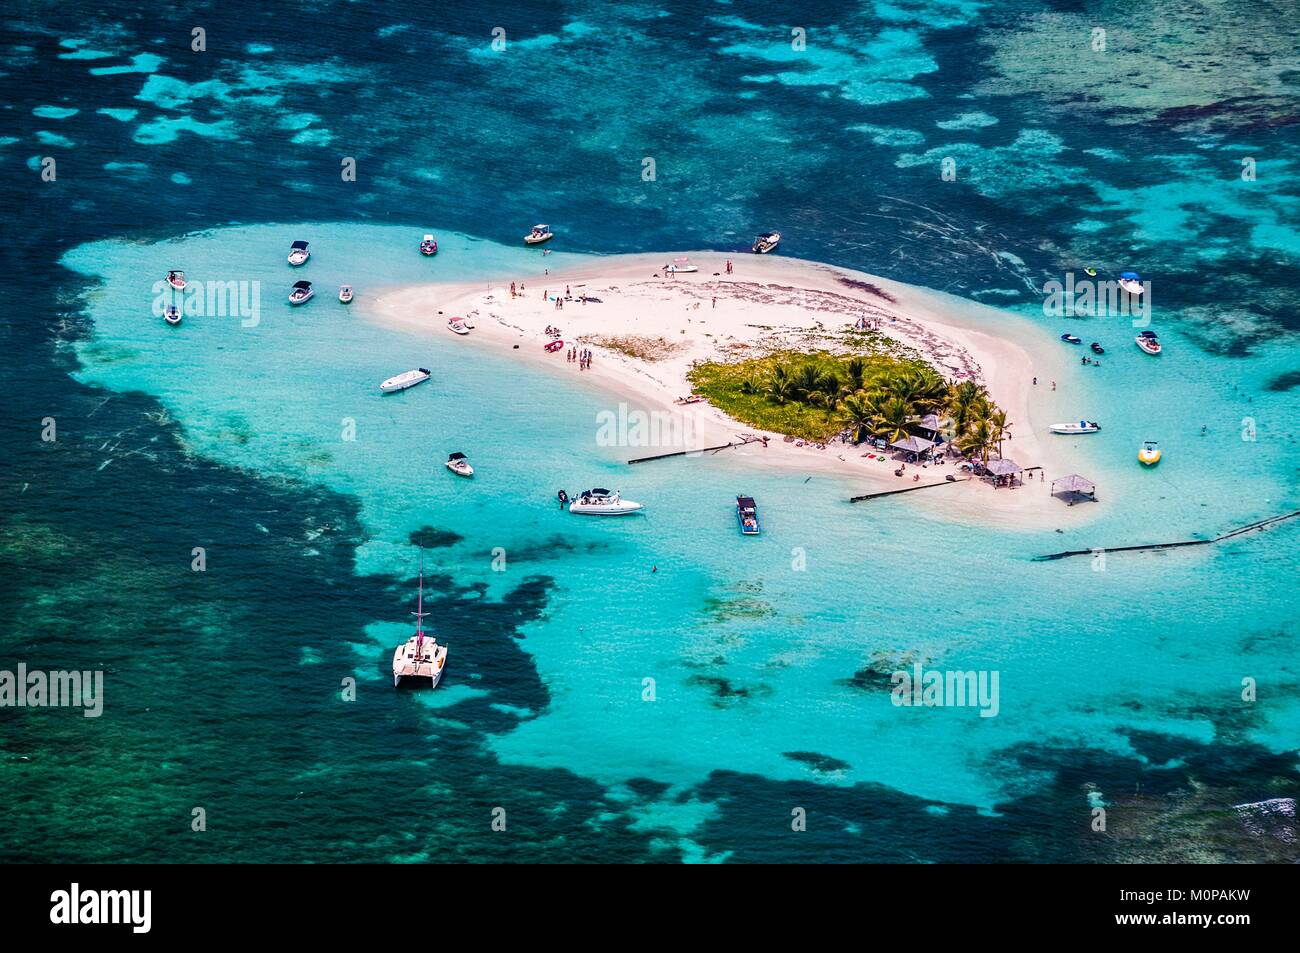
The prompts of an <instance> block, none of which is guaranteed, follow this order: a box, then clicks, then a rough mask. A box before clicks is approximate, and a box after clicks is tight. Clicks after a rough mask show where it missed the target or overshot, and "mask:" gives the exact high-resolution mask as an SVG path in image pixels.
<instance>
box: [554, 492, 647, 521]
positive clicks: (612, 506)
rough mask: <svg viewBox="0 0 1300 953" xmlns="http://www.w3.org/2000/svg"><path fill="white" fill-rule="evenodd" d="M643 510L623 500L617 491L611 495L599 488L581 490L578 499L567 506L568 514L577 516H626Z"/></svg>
mask: <svg viewBox="0 0 1300 953" xmlns="http://www.w3.org/2000/svg"><path fill="white" fill-rule="evenodd" d="M643 509H645V507H644V506H642V505H641V504H640V503H634V502H633V501H632V500H625V499H623V497H621V496H620V495H619V493H618V491H617V490H615V491H613V492H612V493H611V492H610V491H609V490H606V489H602V488H601V487H596V488H595V489H594V490H583V491H582V492H581V493H579V494H578V498H577V499H576V500H574V501H573V502H572V503H570V504H569V512H570V513H574V514H576V515H578V516H626V515H627V514H628V513H635V512H637V511H638V510H643Z"/></svg>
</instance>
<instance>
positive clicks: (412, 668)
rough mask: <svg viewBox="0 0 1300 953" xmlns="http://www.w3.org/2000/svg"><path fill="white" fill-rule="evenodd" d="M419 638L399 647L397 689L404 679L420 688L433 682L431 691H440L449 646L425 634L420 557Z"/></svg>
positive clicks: (395, 662)
mask: <svg viewBox="0 0 1300 953" xmlns="http://www.w3.org/2000/svg"><path fill="white" fill-rule="evenodd" d="M415 605H416V608H415V611H414V612H412V613H411V615H413V616H415V620H416V621H415V635H413V636H411V637H410V638H409V639H407V640H406V644H405V645H399V646H398V647H397V650H396V651H395V652H393V687H394V688H396V687H397V686H398V685H399V684H401V681H402V679H404V678H405V679H410V680H411V681H413V682H414V683H416V684H423V683H424V680H425V679H426V678H427V679H429V687H430V688H437V687H438V682H439V681H441V680H442V670H443V668H444V667H445V666H446V664H447V646H445V645H439V644H438V640H437V639H435V638H434V637H433V636H431V635H429V636H426V635H425V634H424V617H425V616H427V615H428V614H429V613H427V612H425V611H424V556H423V555H421V556H420V595H419V601H418V602H416V604H415Z"/></svg>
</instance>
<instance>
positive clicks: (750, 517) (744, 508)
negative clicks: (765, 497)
mask: <svg viewBox="0 0 1300 953" xmlns="http://www.w3.org/2000/svg"><path fill="white" fill-rule="evenodd" d="M736 521H737V522H738V523H740V532H741V533H743V534H744V535H745V536H757V535H758V533H759V526H758V507H757V505H755V503H754V498H753V497H752V496H738V497H736Z"/></svg>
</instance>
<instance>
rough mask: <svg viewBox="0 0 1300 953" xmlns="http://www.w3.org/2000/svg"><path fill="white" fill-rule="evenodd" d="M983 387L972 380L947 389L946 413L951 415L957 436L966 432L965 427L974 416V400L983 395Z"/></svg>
mask: <svg viewBox="0 0 1300 953" xmlns="http://www.w3.org/2000/svg"><path fill="white" fill-rule="evenodd" d="M983 391H984V389H983V388H982V387H980V386H979V385H978V384H976V383H975V382H974V381H962V382H961V383H960V384H957V385H956V386H954V387H952V388H950V389H949V391H948V413H949V414H950V415H951V416H952V421H953V428H954V429H955V430H956V432H957V436H959V437H960V436H962V435H963V434H965V433H966V428H967V427H969V426H970V422H971V420H973V419H974V418H975V414H974V413H973V412H972V411H973V410H974V408H975V402H976V401H977V400H979V398H980V397H981V396H982V395H983Z"/></svg>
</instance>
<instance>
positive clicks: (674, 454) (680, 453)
mask: <svg viewBox="0 0 1300 953" xmlns="http://www.w3.org/2000/svg"><path fill="white" fill-rule="evenodd" d="M751 443H762V440H760V439H759V438H758V437H750V438H749V439H747V440H738V441H735V442H733V443H724V444H719V445H718V446H716V447H700V448H698V449H696V450H674V451H672V452H671V453H656V454H655V455H654V456H652V457H637V458H636V459H635V460H629V461H628V462H627V465H628V466H631V465H632V464H634V463H649V462H650V461H651V460H667V459H668V458H669V457H689V456H691V455H692V454H701V453H717V452H718V451H719V450H729V449H731V448H732V447H743V446H745V445H746V444H751Z"/></svg>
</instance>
